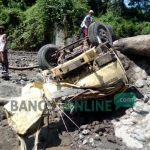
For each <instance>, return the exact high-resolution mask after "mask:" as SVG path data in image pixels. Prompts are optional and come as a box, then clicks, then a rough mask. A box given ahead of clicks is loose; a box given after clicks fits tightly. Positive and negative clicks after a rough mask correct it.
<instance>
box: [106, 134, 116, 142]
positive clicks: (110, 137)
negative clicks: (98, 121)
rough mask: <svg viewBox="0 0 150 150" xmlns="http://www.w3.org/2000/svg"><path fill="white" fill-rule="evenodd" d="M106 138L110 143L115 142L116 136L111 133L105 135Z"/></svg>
mask: <svg viewBox="0 0 150 150" xmlns="http://www.w3.org/2000/svg"><path fill="white" fill-rule="evenodd" d="M107 140H108V141H109V142H112V143H116V137H115V136H113V135H107Z"/></svg>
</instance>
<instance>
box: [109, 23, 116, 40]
mask: <svg viewBox="0 0 150 150" xmlns="http://www.w3.org/2000/svg"><path fill="white" fill-rule="evenodd" d="M107 28H108V30H109V32H110V34H111V37H112V41H113V42H114V41H115V40H116V35H115V33H114V31H113V28H112V26H111V25H107Z"/></svg>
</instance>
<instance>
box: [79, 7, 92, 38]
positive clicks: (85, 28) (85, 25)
mask: <svg viewBox="0 0 150 150" xmlns="http://www.w3.org/2000/svg"><path fill="white" fill-rule="evenodd" d="M93 14H94V11H93V10H90V11H89V13H88V15H86V16H85V18H84V20H83V21H82V24H81V28H82V32H83V34H84V37H86V36H88V27H89V25H90V24H91V23H92V16H93Z"/></svg>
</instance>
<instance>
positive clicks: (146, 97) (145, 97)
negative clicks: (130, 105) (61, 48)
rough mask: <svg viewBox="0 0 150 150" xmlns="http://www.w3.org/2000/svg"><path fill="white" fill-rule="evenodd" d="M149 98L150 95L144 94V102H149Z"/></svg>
mask: <svg viewBox="0 0 150 150" xmlns="http://www.w3.org/2000/svg"><path fill="white" fill-rule="evenodd" d="M148 100H149V97H148V96H147V95H144V97H143V101H144V103H147V102H148Z"/></svg>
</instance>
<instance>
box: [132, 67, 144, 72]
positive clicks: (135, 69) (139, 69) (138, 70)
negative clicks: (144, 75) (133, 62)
mask: <svg viewBox="0 0 150 150" xmlns="http://www.w3.org/2000/svg"><path fill="white" fill-rule="evenodd" d="M133 70H134V72H136V73H138V72H141V71H142V69H141V68H140V67H135V68H134V69H133Z"/></svg>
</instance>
